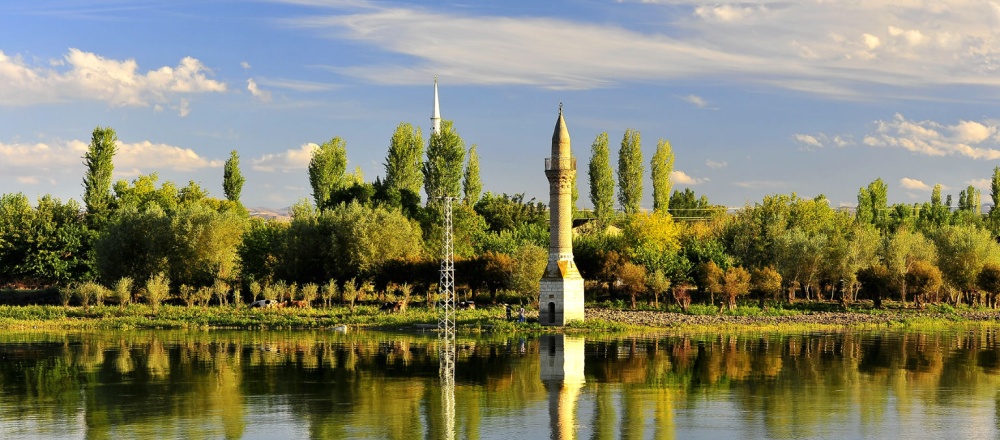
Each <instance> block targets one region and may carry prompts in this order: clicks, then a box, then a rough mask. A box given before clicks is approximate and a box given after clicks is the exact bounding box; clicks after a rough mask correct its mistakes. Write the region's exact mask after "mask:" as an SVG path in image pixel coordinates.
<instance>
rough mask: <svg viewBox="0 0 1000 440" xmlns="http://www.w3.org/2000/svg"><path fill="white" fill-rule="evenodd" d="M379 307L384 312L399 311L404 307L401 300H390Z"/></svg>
mask: <svg viewBox="0 0 1000 440" xmlns="http://www.w3.org/2000/svg"><path fill="white" fill-rule="evenodd" d="M378 309H379V310H381V311H383V312H398V311H400V310H402V309H403V303H402V302H400V301H389V302H387V303H385V304H382V305H381V306H379V308H378Z"/></svg>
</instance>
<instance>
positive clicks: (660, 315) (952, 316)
mask: <svg viewBox="0 0 1000 440" xmlns="http://www.w3.org/2000/svg"><path fill="white" fill-rule="evenodd" d="M586 316H587V319H588V320H591V319H595V320H603V321H609V322H622V323H627V324H631V325H638V326H644V327H665V328H669V327H680V326H699V325H705V326H712V325H737V326H739V325H748V326H753V325H782V324H818V325H834V326H856V325H866V324H874V325H878V324H893V323H901V322H904V321H906V320H909V319H913V318H928V319H939V320H941V321H960V322H961V321H964V322H990V321H994V322H995V321H998V320H1000V311H967V312H954V313H936V312H929V311H921V310H908V311H886V312H882V313H877V314H869V313H850V312H811V313H809V312H807V313H803V314H798V315H787V316H730V315H685V314H683V313H674V312H656V311H636V310H610V309H587V310H586Z"/></svg>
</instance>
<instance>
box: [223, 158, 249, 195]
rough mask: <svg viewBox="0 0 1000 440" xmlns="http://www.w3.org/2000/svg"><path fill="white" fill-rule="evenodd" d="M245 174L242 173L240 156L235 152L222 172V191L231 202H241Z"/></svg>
mask: <svg viewBox="0 0 1000 440" xmlns="http://www.w3.org/2000/svg"><path fill="white" fill-rule="evenodd" d="M244 182H246V179H244V178H243V173H241V172H240V155H239V154H238V153H237V152H236V150H233V151H232V152H230V153H229V159H228V160H226V165H225V168H224V169H223V172H222V191H223V192H224V193H225V194H226V199H227V200H229V201H231V202H236V203H239V202H240V193H241V192H243V183H244Z"/></svg>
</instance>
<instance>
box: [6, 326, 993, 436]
mask: <svg viewBox="0 0 1000 440" xmlns="http://www.w3.org/2000/svg"><path fill="white" fill-rule="evenodd" d="M454 347H455V373H454V374H455V376H454V384H455V385H454V388H453V389H452V393H453V399H454V400H453V402H454V409H453V411H451V414H452V415H451V417H450V419H451V420H453V422H449V421H448V420H447V419H449V417H447V416H448V413H449V409H448V406H449V403H448V399H446V398H444V396H447V395H448V394H442V390H443V389H442V383H443V382H442V378H441V376H440V372H441V368H440V366H441V364H440V360H441V357H440V355H439V353H440V352H439V351H438V348H439V341H438V340H437V339H436V337H435V336H433V335H428V336H424V335H412V334H409V335H397V334H386V333H354V334H348V335H343V334H335V333H331V332H286V331H258V332H223V331H212V332H176V331H160V332H156V331H149V332H138V331H136V332H96V333H35V332H30V333H7V334H3V335H0V438H20V437H49V438H67V437H68V438H83V437H86V438H104V437H119V438H273V437H311V438H352V439H353V438H390V439H411V438H421V437H423V438H434V439H438V438H445V437H448V436H450V435H453V436H455V437H456V438H471V439H477V438H478V439H488V438H504V439H508V438H539V437H545V436H549V437H551V438H594V439H605V438H650V437H653V438H690V437H695V438H697V437H701V438H717V437H751V438H803V437H805V438H810V437H882V436H887V435H888V436H892V437H906V438H909V437H914V438H916V437H920V438H927V437H942V438H944V437H948V438H958V437H961V438H974V437H996V436H997V434H998V433H1000V430H998V422H997V418H998V417H997V412H998V408H1000V406H998V400H1000V394H998V393H997V389H998V385H1000V380H998V377H1000V375H998V372H1000V345H998V342H997V332H996V330H995V329H990V328H979V327H976V328H963V329H956V330H950V331H942V332H935V333H916V332H890V331H874V330H870V331H858V332H844V333H835V334H806V335H788V334H784V335H782V334H757V335H713V336H671V337H641V336H636V337H595V336H588V338H587V339H586V341H584V340H583V339H582V338H579V337H572V336H563V335H552V336H544V337H543V338H541V339H534V340H532V339H522V337H521V336H517V335H513V336H507V335H494V336H486V337H482V338H475V339H472V338H459V339H458V340H457V341H456V342H455V344H454ZM584 360H585V362H584Z"/></svg>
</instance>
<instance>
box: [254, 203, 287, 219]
mask: <svg viewBox="0 0 1000 440" xmlns="http://www.w3.org/2000/svg"><path fill="white" fill-rule="evenodd" d="M288 209H289V208H281V209H274V208H263V207H252V206H248V207H247V211H248V212H249V213H250V217H259V218H266V219H268V220H291V219H292V217H291V216H289V215H288Z"/></svg>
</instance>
